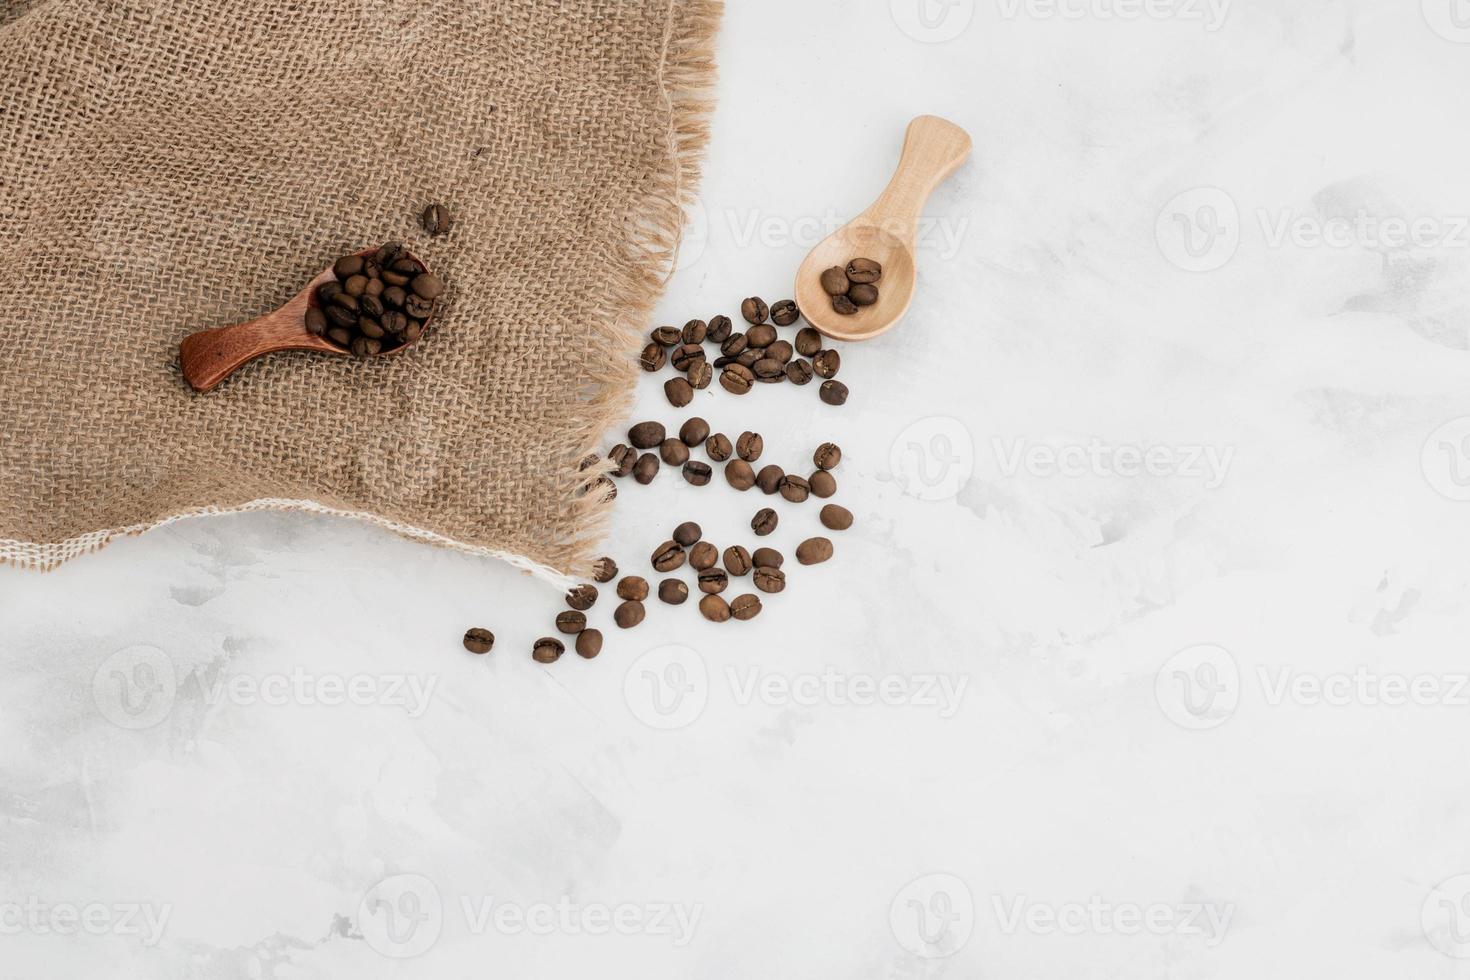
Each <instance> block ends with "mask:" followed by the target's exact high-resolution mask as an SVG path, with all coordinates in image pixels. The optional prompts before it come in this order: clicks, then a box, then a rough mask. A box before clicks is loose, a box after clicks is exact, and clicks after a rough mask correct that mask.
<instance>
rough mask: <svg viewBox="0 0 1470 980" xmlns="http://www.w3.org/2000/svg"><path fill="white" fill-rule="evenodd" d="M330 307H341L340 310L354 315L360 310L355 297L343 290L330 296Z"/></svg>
mask: <svg viewBox="0 0 1470 980" xmlns="http://www.w3.org/2000/svg"><path fill="white" fill-rule="evenodd" d="M332 305H333V306H337V307H341V308H342V309H344V310H347V311H348V312H350V313H354V314H355V313H357V311H358V310H359V309H360V308H361V307H360V304H359V303H358V301H357V297H356V296H354V295H352V294H351V293H349V292H348V291H347V290H345V289H344V290H342V291H341V292H340V293H335V294H334V295H333V296H332Z"/></svg>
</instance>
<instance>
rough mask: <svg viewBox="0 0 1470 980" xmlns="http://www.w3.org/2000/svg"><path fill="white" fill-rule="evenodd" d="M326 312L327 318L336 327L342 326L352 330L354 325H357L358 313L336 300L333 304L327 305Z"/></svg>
mask: <svg viewBox="0 0 1470 980" xmlns="http://www.w3.org/2000/svg"><path fill="white" fill-rule="evenodd" d="M326 313H327V320H328V321H330V322H331V324H332V326H334V327H341V328H343V329H344V330H351V329H352V328H353V327H355V326H357V314H356V313H355V312H354V311H352V310H349V309H347V308H346V307H345V306H341V305H339V304H338V303H337V301H336V300H333V301H332V305H331V306H328V307H327V310H326Z"/></svg>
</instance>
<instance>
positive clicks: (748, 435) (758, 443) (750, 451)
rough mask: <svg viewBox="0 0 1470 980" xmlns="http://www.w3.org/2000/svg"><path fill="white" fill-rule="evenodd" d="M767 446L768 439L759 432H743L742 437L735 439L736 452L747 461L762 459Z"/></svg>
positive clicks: (752, 461)
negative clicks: (762, 453)
mask: <svg viewBox="0 0 1470 980" xmlns="http://www.w3.org/2000/svg"><path fill="white" fill-rule="evenodd" d="M765 448H766V441H765V440H764V439H762V438H761V434H760V433H759V432H742V433H740V438H739V439H736V440H735V452H736V453H737V454H739V456H740V458H741V459H743V460H745V461H746V462H747V463H754V462H755V461H756V460H758V459H760V458H761V452H762V451H763V450H764V449H765Z"/></svg>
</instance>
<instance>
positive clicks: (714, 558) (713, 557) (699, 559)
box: [689, 541, 720, 572]
mask: <svg viewBox="0 0 1470 980" xmlns="http://www.w3.org/2000/svg"><path fill="white" fill-rule="evenodd" d="M719 560H720V549H719V548H716V547H715V546H714V545H713V544H711V543H710V542H708V541H698V542H695V544H694V547H692V548H690V549H689V567H690V568H692V569H694V570H695V571H696V572H702V571H704V570H705V569H706V568H713V567H715V563H716V562H718V561H719Z"/></svg>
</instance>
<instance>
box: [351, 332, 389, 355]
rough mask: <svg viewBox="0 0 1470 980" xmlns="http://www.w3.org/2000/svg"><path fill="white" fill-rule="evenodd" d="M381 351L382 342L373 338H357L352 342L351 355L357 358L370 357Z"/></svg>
mask: <svg viewBox="0 0 1470 980" xmlns="http://www.w3.org/2000/svg"><path fill="white" fill-rule="evenodd" d="M382 349H383V342H382V341H381V340H377V339H375V338H373V337H358V338H357V339H356V340H354V341H353V342H352V353H354V354H356V355H357V356H358V357H372V356H373V355H374V354H377V353H379V352H380V351H382Z"/></svg>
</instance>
